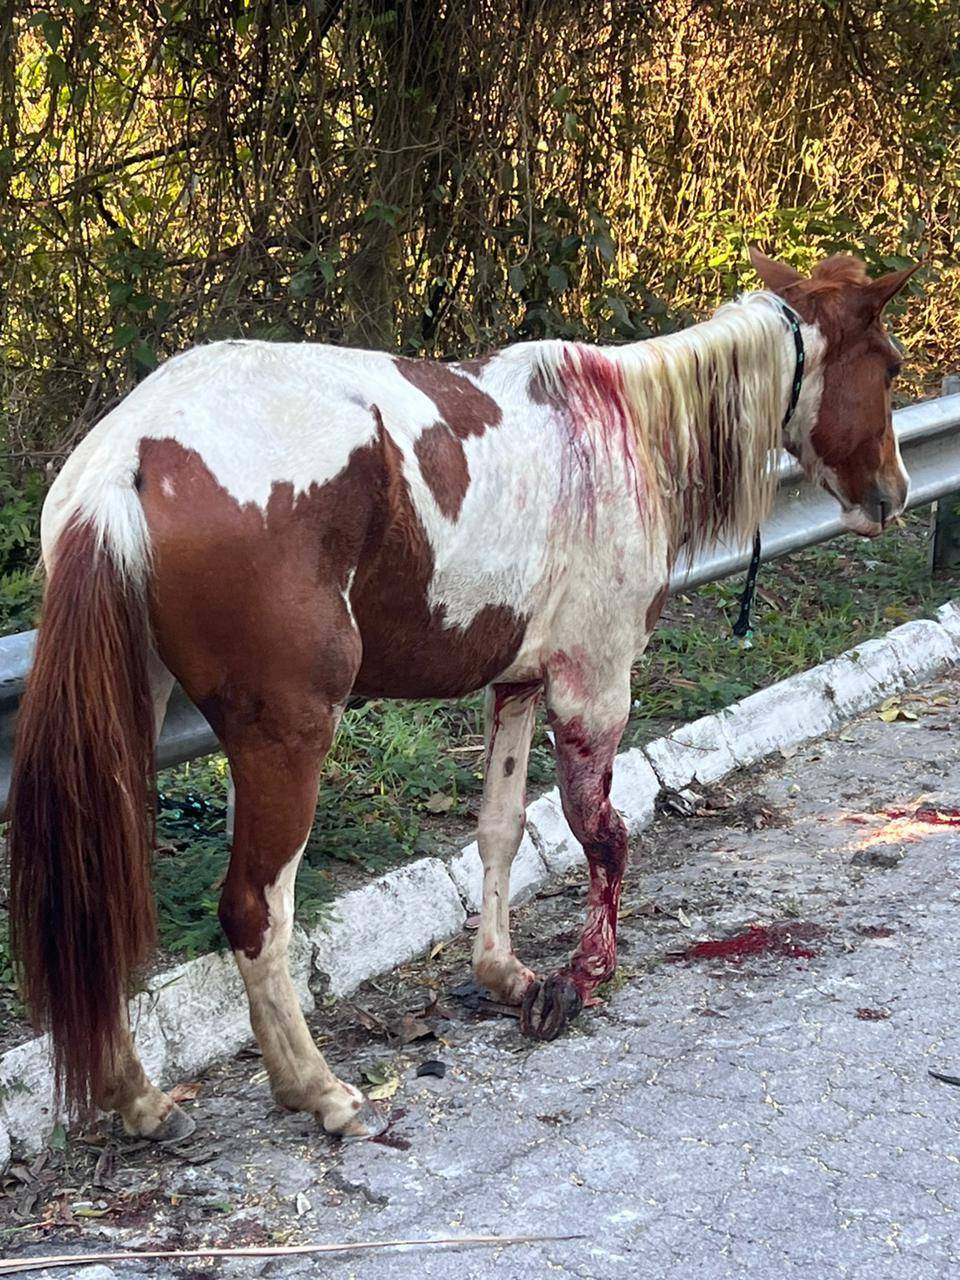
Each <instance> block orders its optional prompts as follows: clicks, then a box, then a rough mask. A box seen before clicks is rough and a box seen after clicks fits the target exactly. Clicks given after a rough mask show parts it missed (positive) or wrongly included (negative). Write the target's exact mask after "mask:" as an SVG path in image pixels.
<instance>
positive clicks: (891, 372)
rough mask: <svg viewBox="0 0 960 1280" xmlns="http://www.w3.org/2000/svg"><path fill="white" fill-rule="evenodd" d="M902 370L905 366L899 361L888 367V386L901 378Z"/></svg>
mask: <svg viewBox="0 0 960 1280" xmlns="http://www.w3.org/2000/svg"><path fill="white" fill-rule="evenodd" d="M902 368H903V365H902V364H901V363H900V361H899V360H897V361H896V363H895V364H888V365H887V386H888V387H889V385H890V383H891V382H892V381H893V380H894V378H896V377H899V374H900V370H901V369H902Z"/></svg>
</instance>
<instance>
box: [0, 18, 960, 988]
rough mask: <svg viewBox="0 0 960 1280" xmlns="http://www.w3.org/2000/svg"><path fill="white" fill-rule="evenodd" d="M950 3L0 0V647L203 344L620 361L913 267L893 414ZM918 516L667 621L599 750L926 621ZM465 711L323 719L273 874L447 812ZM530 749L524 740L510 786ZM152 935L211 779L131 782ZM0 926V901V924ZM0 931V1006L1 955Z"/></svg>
mask: <svg viewBox="0 0 960 1280" xmlns="http://www.w3.org/2000/svg"><path fill="white" fill-rule="evenodd" d="M958 48H960V8H958V6H957V5H956V4H955V3H954V2H953V0H923V2H922V3H921V2H920V0H849V2H847V3H844V4H842V5H840V4H837V3H834V0H799V2H798V3H795V2H791V3H789V4H788V3H786V0H764V2H763V3H760V0H735V3H729V4H720V3H719V0H705V2H701V0H666V2H665V3H663V4H657V5H640V4H637V3H635V0H598V2H597V3H594V4H589V5H584V4H576V3H573V2H572V0H497V3H492V2H491V0H463V3H458V4H456V5H454V4H451V3H449V0H324V2H323V3H317V4H309V5H294V4H274V3H272V2H270V0H196V3H191V4H176V3H166V2H165V0H158V2H154V0H148V3H146V4H144V3H141V2H140V0H103V2H102V3H99V4H96V5H94V4H91V3H86V2H85V0H50V2H49V3H40V2H39V0H37V2H36V3H21V4H10V5H7V6H5V7H4V9H3V13H2V15H0V262H2V264H3V268H2V269H3V288H2V290H0V632H3V631H17V630H21V629H23V628H25V627H28V626H30V625H32V624H33V622H34V620H35V616H36V607H37V601H38V597H39V584H38V581H37V579H36V578H35V576H34V574H33V566H34V564H35V561H36V558H37V552H38V513H39V504H40V500H41V497H42V492H43V490H44V488H45V486H46V484H47V483H48V481H49V479H50V478H51V475H52V474H53V473H54V471H55V469H56V466H57V465H58V464H59V461H60V460H61V459H62V457H63V456H64V455H65V454H66V453H67V452H68V451H69V449H70V448H71V447H72V446H73V444H74V443H75V442H76V441H77V440H78V439H79V438H80V437H81V436H82V435H83V434H84V433H85V432H86V430H88V429H89V427H90V426H91V424H92V423H93V422H95V421H96V420H97V418H98V417H99V416H100V415H102V413H104V412H105V411H106V410H107V409H109V408H110V407H111V406H112V405H113V404H115V403H116V402H117V399H118V398H119V397H120V396H121V395H122V394H124V393H125V392H126V391H127V390H129V389H130V387H132V386H133V385H134V384H135V383H136V382H137V381H138V380H139V379H140V378H142V377H143V376H145V375H146V374H147V373H149V371H150V370H151V369H153V368H154V367H155V366H156V365H157V364H158V363H159V362H160V361H162V360H163V359H165V358H166V357H168V356H169V355H171V354H173V353H174V352H176V351H178V350H181V349H183V348H184V347H185V346H187V345H189V344H191V343H194V342H198V341H207V340H211V339H216V338H220V337H229V336H243V337H260V338H267V339H294V340H300V339H308V340H321V341H331V342H351V343H357V344H363V345H370V346H376V347H382V348H385V349H388V350H394V351H402V352H405V353H408V354H418V353H423V354H429V355H439V356H443V355H452V354H457V355H469V354H474V353H477V352H482V351H486V350H489V349H491V348H493V347H496V346H499V345H502V344H504V343H506V342H512V341H519V340H524V339H527V338H536V337H541V336H560V337H580V338H586V339H589V340H596V341H632V340H637V339H642V338H645V337H649V336H651V335H653V334H657V333H660V332H664V331H668V330H670V329H673V328H676V327H677V326H679V325H683V324H686V323H688V322H689V320H690V319H692V318H694V317H696V316H697V315H699V314H701V313H703V312H704V311H706V310H708V309H711V308H712V307H714V306H715V305H716V304H717V302H718V301H720V300H721V299H723V298H726V297H729V296H731V295H732V294H733V293H734V292H735V291H737V290H738V289H741V288H744V287H750V286H751V285H752V284H754V283H755V282H754V281H753V279H752V278H751V276H750V275H749V272H748V270H747V268H746V255H745V252H744V249H745V245H746V244H747V242H748V241H749V240H751V239H754V238H756V239H759V240H761V241H762V242H763V243H764V244H765V245H766V246H767V247H768V248H770V249H771V250H772V251H773V252H774V253H776V254H777V255H778V256H781V257H784V258H786V259H787V260H789V261H791V262H793V263H794V264H795V265H797V266H798V267H806V266H808V265H809V264H810V263H811V261H812V260H813V259H815V258H816V257H819V256H822V255H824V254H827V253H834V252H850V251H853V252H857V253H859V254H860V255H861V256H863V257H864V258H865V260H866V261H867V263H868V266H869V267H870V268H871V269H872V270H873V271H880V270H886V269H890V268H891V267H896V266H899V265H901V264H902V263H903V262H904V261H905V260H907V259H915V258H918V257H921V258H922V259H923V261H924V270H923V272H921V273H919V274H918V276H917V277H915V278H914V279H913V281H911V285H910V290H909V292H908V293H907V295H906V296H905V297H904V299H902V302H901V303H899V304H898V305H899V306H900V310H899V312H897V311H895V312H894V326H895V328H896V331H897V334H898V336H899V337H900V338H901V339H902V340H903V341H904V343H905V345H906V346H907V348H908V361H907V364H906V375H907V378H908V379H909V380H910V381H909V382H908V384H907V385H906V387H905V391H906V394H908V395H910V396H913V395H915V394H916V393H917V392H918V391H919V390H920V389H922V388H930V389H932V388H934V387H935V386H936V385H937V383H938V382H939V374H940V372H941V371H949V369H950V368H951V367H952V366H951V362H952V361H953V360H954V359H955V352H956V350H957V347H958V340H960V268H958V266H957V264H956V260H955V228H956V226H957V225H958V222H960V181H958V178H960V127H958V126H960V88H958V85H960V78H958V76H957V56H958V55H957V49H958ZM924 520H925V517H923V516H917V515H914V516H912V517H911V518H910V519H909V520H908V521H907V531H906V535H905V536H904V535H902V534H900V535H898V534H897V533H893V534H890V535H888V536H886V537H885V538H883V539H882V540H880V541H879V542H877V543H871V544H863V543H859V542H856V541H855V540H853V539H844V540H842V541H839V542H837V543H834V544H831V545H830V546H828V547H824V548H819V549H816V550H814V551H810V552H807V553H804V554H802V555H798V556H795V557H792V558H791V560H790V561H789V562H786V563H784V564H781V565H778V566H772V567H767V568H765V569H764V570H763V571H762V575H761V591H762V592H763V593H765V594H764V597H762V600H761V605H760V607H759V609H758V619H757V635H756V640H755V644H754V647H753V648H752V649H750V650H749V651H744V650H741V649H740V648H739V647H738V646H737V645H736V644H735V643H734V642H733V640H732V639H731V638H730V635H729V622H730V620H731V618H732V616H733V614H734V613H735V609H736V597H737V594H738V592H739V589H740V583H739V581H736V580H735V581H733V582H728V583H722V584H717V585H713V586H710V587H707V588H704V589H703V590H701V591H698V592H696V593H695V594H693V595H691V596H690V597H689V599H684V598H680V599H674V600H673V601H671V602H670V604H669V606H668V610H667V613H666V616H665V618H664V620H663V622H662V624H661V627H660V629H659V630H658V632H657V635H656V638H655V640H654V643H653V645H652V646H651V650H650V653H649V655H648V656H647V657H646V658H645V659H644V660H643V662H642V663H641V664H640V665H639V667H638V671H637V678H636V687H635V697H636V706H635V709H634V717H633V720H632V722H631V726H630V728H629V730H628V737H629V738H630V739H631V740H642V738H643V737H645V736H648V735H649V734H650V733H651V732H652V731H653V727H654V726H656V727H659V726H661V725H663V724H664V723H665V722H674V721H682V720H686V719H689V718H691V717H694V716H697V715H700V714H702V713H704V712H706V711H710V710H713V709H715V708H717V707H719V706H722V705H724V704H726V703H727V702H729V701H731V700H732V699H734V698H736V697H738V696H742V695H743V694H745V693H747V692H749V691H751V690H752V689H754V688H757V687H759V686H761V685H764V684H767V683H769V682H770V681H771V680H775V679H779V678H782V677H783V676H785V675H787V674H789V673H790V672H793V671H797V670H800V669H803V668H805V667H808V666H810V665H811V664H813V663H815V662H817V661H820V660H821V659H822V658H824V657H826V656H829V655H831V654H833V653H836V652H838V651H840V650H842V649H844V648H847V647H850V646H851V645H853V644H856V643H857V642H858V641H860V640H862V639H864V638H866V637H867V636H870V635H874V634H877V633H878V632H880V631H883V630H885V629H886V628H887V627H888V626H889V625H891V624H892V623H896V622H898V621H901V620H902V619H903V618H905V617H908V616H917V615H918V614H922V613H923V612H925V611H927V610H928V609H929V608H931V607H932V605H933V604H935V603H936V602H937V601H938V599H939V598H941V594H942V592H941V589H940V588H939V587H938V586H936V585H934V584H931V582H930V579H929V575H928V572H927V568H926V558H925V557H926V551H925V527H924ZM480 734H481V726H480V723H479V700H478V699H476V698H474V699H470V700H467V701H465V702H464V703H462V704H459V705H456V706H441V705H434V704H427V705H419V706H416V707H413V706H406V705H393V704H387V703H381V704H371V705H369V706H367V707H365V708H363V709H361V710H359V711H355V712H351V713H349V714H348V715H347V716H346V717H345V721H344V725H343V727H342V730H341V733H340V735H339V738H338V741H337V744H336V747H335V751H334V753H333V756H332V758H331V761H330V763H329V765H328V768H327V771H326V773H325V776H324V782H323V786H322V791H321V797H320V805H319V809H318V820H317V827H316V830H315V832H314V835H313V837H312V839H311V842H310V846H309V849H308V852H307V860H306V866H305V868H304V872H303V873H302V875H301V878H300V885H299V894H300V906H301V910H302V911H303V912H305V913H307V914H308V915H314V916H316V915H317V914H318V913H320V912H322V910H323V909H324V904H325V903H326V902H328V900H329V897H330V893H331V884H332V882H333V878H334V876H335V874H336V868H337V865H338V863H339V864H343V863H345V862H346V863H352V864H355V865H356V866H357V867H358V868H359V869H361V870H373V869H376V868H378V867H381V866H383V865H385V864H386V863H388V862H390V861H393V860H395V859H399V858H404V857H408V856H410V855H411V854H414V853H417V852H419V851H421V850H423V849H426V848H429V847H431V846H432V843H433V841H434V839H435V838H436V837H437V835H438V834H442V832H443V830H445V829H447V828H448V826H449V824H450V823H451V822H452V820H455V819H459V820H460V821H461V822H462V823H463V824H464V825H466V824H467V823H468V822H469V821H470V820H471V818H472V814H473V811H474V810H475V807H476V802H477V795H478V790H479V786H480V781H479V764H480V759H481V745H480ZM551 768H552V765H551V757H550V752H549V747H548V743H547V742H546V739H545V737H544V734H543V730H542V727H541V729H540V730H538V736H537V741H536V745H535V748H534V753H533V761H532V769H531V772H532V785H533V786H534V787H535V786H537V785H538V784H541V783H545V782H546V781H547V780H548V779H549V777H550V774H551ZM161 790H162V793H163V795H164V797H165V800H164V803H163V807H162V811H161V821H160V835H161V849H160V852H159V854H158V858H157V885H158V898H159V902H160V929H161V938H162V941H163V944H164V946H166V947H167V948H168V949H170V950H171V951H174V952H178V953H188V954H189V953H192V952H196V951H201V950H205V949H207V948H208V947H209V946H211V945H214V944H215V943H216V942H217V940H218V937H219V933H218V929H217V925H216V919H215V909H216V897H217V884H218V881H219V879H220V877H221V876H222V875H223V871H224V867H225V850H224V847H223V845H224V842H223V831H222V827H223V818H224V804H225V770H224V763H223V761H222V760H218V759H216V758H214V759H211V760H209V761H204V762H199V763H195V764H192V765H190V766H185V767H184V768H182V769H179V770H176V771H173V772H172V773H169V774H167V775H166V776H164V778H163V779H162V780H161ZM0 921H2V917H0ZM2 927H3V926H2V922H0V993H2V989H3V987H4V985H5V983H8V981H9V960H8V958H7V953H6V950H5V946H4V938H3V934H2Z"/></svg>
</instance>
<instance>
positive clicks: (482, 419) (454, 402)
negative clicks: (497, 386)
mask: <svg viewBox="0 0 960 1280" xmlns="http://www.w3.org/2000/svg"><path fill="white" fill-rule="evenodd" d="M394 364H395V365H396V367H397V369H398V371H399V372H400V373H401V374H403V376H404V377H405V378H406V380H407V381H408V382H410V383H412V384H413V385H414V386H415V387H416V388H417V389H418V390H419V391H422V392H423V394H424V395H425V396H427V397H428V398H429V399H430V400H432V401H433V403H434V404H435V405H436V407H437V413H438V414H439V415H440V418H441V420H442V421H443V422H445V423H446V424H447V426H448V427H449V428H450V430H451V431H452V432H453V433H454V435H455V436H456V437H457V438H458V439H460V440H466V439H468V438H469V437H470V436H482V435H483V433H484V431H486V430H488V429H489V428H491V427H497V426H499V425H500V422H501V421H502V419H503V411H502V409H501V408H500V406H499V405H498V404H497V402H496V400H494V399H493V397H492V396H490V395H488V394H487V393H486V391H481V389H480V388H479V387H478V386H477V384H476V383H475V382H474V381H473V380H472V379H471V378H469V377H468V376H467V375H466V374H463V373H458V372H457V369H456V368H454V367H452V366H451V365H446V364H438V363H437V362H436V361H435V360H408V359H406V358H405V357H404V356H397V357H396V359H395V360H394ZM458 367H459V368H465V367H466V362H465V363H464V364H461V365H460V366H458Z"/></svg>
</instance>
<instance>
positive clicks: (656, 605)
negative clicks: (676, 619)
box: [643, 582, 670, 635]
mask: <svg viewBox="0 0 960 1280" xmlns="http://www.w3.org/2000/svg"><path fill="white" fill-rule="evenodd" d="M669 594H670V584H669V583H668V582H665V583H664V584H663V586H662V587H661V588H660V590H659V591H658V592H657V594H656V595H655V596H654V597H653V599H652V600H651V601H650V603H649V605H648V606H647V616H646V618H645V619H644V622H643V626H644V630H645V631H646V633H647V635H649V634H650V632H651V631H652V630H653V628H654V627H655V626H656V625H657V621H658V619H659V617H660V615H661V613H663V606H664V605H665V604H666V603H667V596H668V595H669Z"/></svg>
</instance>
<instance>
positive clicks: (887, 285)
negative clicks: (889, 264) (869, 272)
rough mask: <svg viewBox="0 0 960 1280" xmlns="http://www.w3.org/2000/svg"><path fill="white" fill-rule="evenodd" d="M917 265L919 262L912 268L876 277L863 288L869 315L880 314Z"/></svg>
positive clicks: (904, 268)
mask: <svg viewBox="0 0 960 1280" xmlns="http://www.w3.org/2000/svg"><path fill="white" fill-rule="evenodd" d="M919 265H920V263H919V262H915V263H914V264H913V266H912V267H903V268H901V270H899V271H888V272H887V274H886V275H884V276H877V278H876V280H871V281H870V283H869V284H868V285H867V286H866V287H865V288H864V291H863V294H864V298H865V300H866V304H867V310H868V311H869V312H870V314H871V315H873V316H878V315H879V314H880V312H881V311H882V310H883V308H884V307H885V306H886V305H887V303H888V302H889V301H890V299H891V298H892V297H893V296H894V294H896V293H899V292H900V290H901V289H902V288H903V286H904V285H905V284H906V283H907V281H908V280H909V279H910V277H911V276H912V275H913V273H914V272H915V271H916V269H917V267H919Z"/></svg>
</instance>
